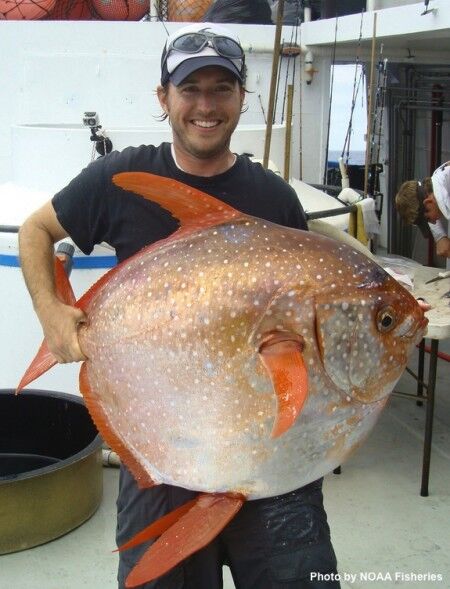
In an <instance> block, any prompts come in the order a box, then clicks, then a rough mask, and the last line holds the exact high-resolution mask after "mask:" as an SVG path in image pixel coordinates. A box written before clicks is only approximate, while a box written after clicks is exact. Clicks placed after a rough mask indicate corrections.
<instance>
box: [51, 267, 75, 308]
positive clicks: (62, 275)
mask: <svg viewBox="0 0 450 589" xmlns="http://www.w3.org/2000/svg"><path fill="white" fill-rule="evenodd" d="M55 285H56V293H57V295H58V297H59V298H60V299H61V300H62V302H63V303H66V305H72V306H73V305H75V303H76V300H77V299H76V297H75V295H74V292H73V290H72V285H71V284H70V282H69V277H68V276H67V273H66V271H65V269H64V264H63V263H62V262H61V260H60V259H59V258H58V256H55Z"/></svg>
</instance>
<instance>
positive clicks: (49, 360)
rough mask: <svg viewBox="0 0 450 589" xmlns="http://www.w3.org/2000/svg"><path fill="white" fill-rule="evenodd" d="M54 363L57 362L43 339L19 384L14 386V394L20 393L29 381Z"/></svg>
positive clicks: (40, 374)
mask: <svg viewBox="0 0 450 589" xmlns="http://www.w3.org/2000/svg"><path fill="white" fill-rule="evenodd" d="M55 364H57V362H56V360H55V357H54V356H53V354H52V353H51V352H50V351H49V349H48V348H47V343H46V342H45V340H44V341H43V342H42V344H41V346H40V348H39V350H38V353H37V354H36V356H35V357H34V358H33V360H32V362H31V364H30V365H29V366H28V368H27V370H26V372H25V374H24V375H23V376H22V378H21V380H20V382H19V384H18V385H17V388H16V395H17V394H18V393H20V391H21V390H22V389H24V388H25V387H26V386H27V385H29V384H30V382H33V380H36V379H37V378H39V377H40V376H42V375H43V374H44V373H45V372H47V370H50V368H52V367H53V366H54V365H55Z"/></svg>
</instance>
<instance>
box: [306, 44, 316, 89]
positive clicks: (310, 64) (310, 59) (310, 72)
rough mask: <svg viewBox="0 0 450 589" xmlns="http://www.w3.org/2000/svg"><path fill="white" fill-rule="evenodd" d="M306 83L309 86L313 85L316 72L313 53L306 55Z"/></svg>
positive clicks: (308, 52)
mask: <svg viewBox="0 0 450 589" xmlns="http://www.w3.org/2000/svg"><path fill="white" fill-rule="evenodd" d="M304 71H305V81H306V83H307V84H308V86H309V85H310V84H311V82H312V80H313V77H314V74H315V72H316V70H315V69H314V56H313V53H312V51H307V52H306V54H305V70H304Z"/></svg>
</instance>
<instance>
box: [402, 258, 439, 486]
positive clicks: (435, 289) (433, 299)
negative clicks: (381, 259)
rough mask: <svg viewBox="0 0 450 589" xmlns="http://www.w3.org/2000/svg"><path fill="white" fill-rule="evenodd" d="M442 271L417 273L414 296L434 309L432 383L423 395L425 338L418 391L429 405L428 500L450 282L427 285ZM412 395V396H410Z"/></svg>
mask: <svg viewBox="0 0 450 589" xmlns="http://www.w3.org/2000/svg"><path fill="white" fill-rule="evenodd" d="M441 271H442V268H430V267H427V266H420V267H418V268H417V270H416V271H415V274H414V289H413V295H414V296H415V297H416V298H418V297H422V298H423V299H424V300H425V301H426V302H427V303H429V304H430V305H432V309H431V310H430V311H428V312H427V313H426V316H427V317H428V321H429V323H428V331H427V334H426V336H425V338H428V339H430V340H431V351H430V361H429V372H428V383H427V385H426V389H427V393H426V395H424V394H423V389H424V387H425V385H424V381H423V375H424V365H425V338H424V339H423V340H422V342H421V344H420V347H419V363H418V373H417V380H418V388H417V395H414V397H416V399H418V400H421V399H422V398H423V400H424V401H425V402H426V417H425V438H424V446H423V462H422V483H421V488H420V495H421V496H422V497H428V482H429V478H430V460H431V440H432V436H433V417H434V392H435V386H436V371H437V359H438V349H439V340H444V339H447V338H449V337H450V298H442V297H443V295H444V294H445V293H446V292H448V291H449V290H450V279H449V278H445V279H443V280H439V281H436V282H432V283H431V284H425V283H426V282H427V281H428V280H431V279H432V278H434V277H436V276H437V275H438V273H439V272H441ZM406 395H407V396H412V395H409V394H408V393H407V394H406Z"/></svg>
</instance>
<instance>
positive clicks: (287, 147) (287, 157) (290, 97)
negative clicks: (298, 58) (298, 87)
mask: <svg viewBox="0 0 450 589" xmlns="http://www.w3.org/2000/svg"><path fill="white" fill-rule="evenodd" d="M293 102H294V85H293V84H289V85H288V88H287V107H286V135H285V142H284V179H285V180H286V182H288V181H289V177H290V167H291V140H292V104H293Z"/></svg>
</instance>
